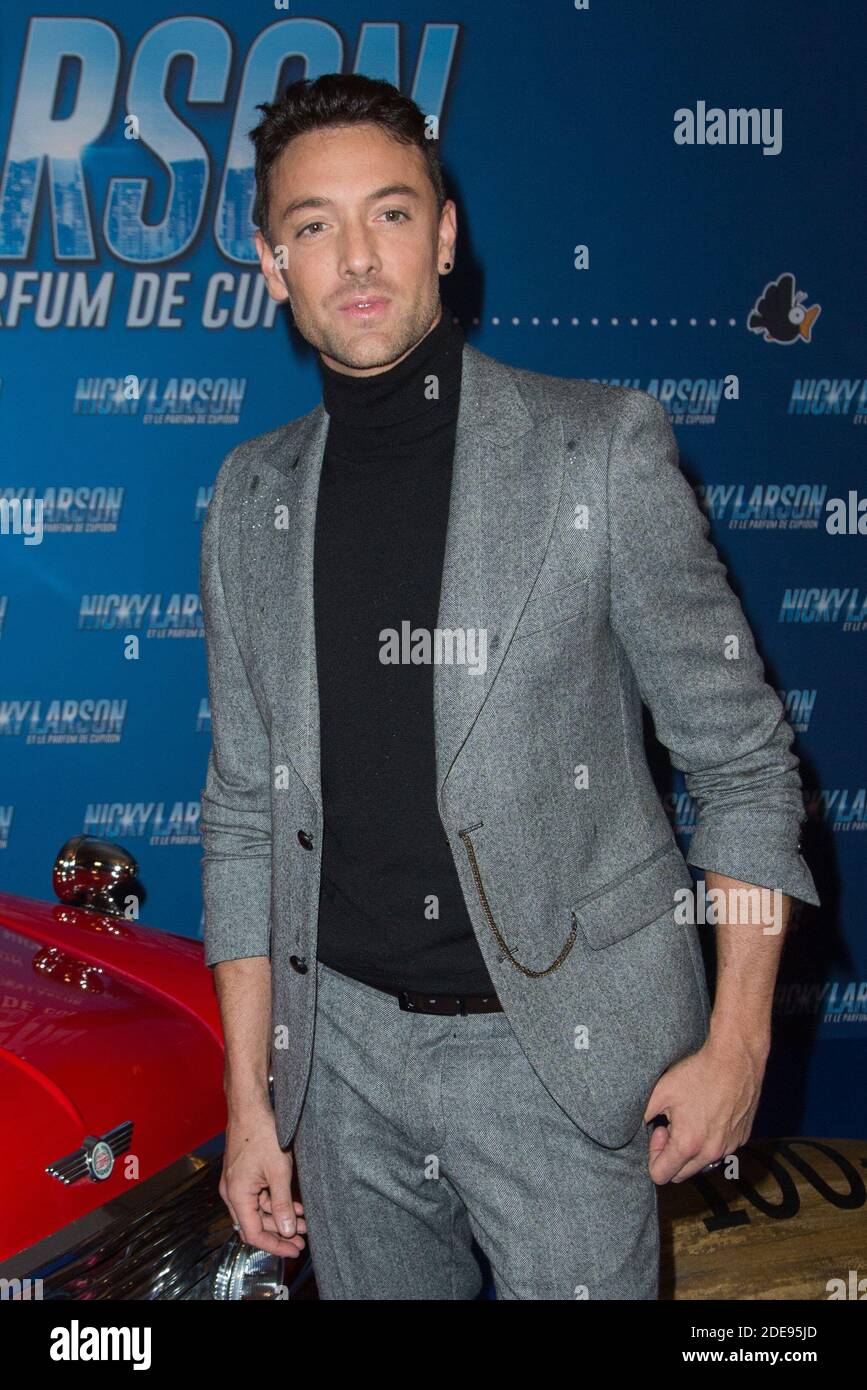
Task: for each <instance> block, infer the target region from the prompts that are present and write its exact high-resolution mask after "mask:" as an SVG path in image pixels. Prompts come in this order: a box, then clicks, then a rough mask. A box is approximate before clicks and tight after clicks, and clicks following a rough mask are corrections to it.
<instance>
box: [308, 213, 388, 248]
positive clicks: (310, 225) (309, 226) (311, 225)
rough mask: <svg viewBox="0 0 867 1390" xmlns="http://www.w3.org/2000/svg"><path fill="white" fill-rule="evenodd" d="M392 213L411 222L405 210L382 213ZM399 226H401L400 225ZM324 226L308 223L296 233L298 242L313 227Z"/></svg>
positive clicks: (386, 215) (385, 215)
mask: <svg viewBox="0 0 867 1390" xmlns="http://www.w3.org/2000/svg"><path fill="white" fill-rule="evenodd" d="M391 213H397V215H398V217H401V218H402V219H403V221H404V222H408V221H409V214H408V213H406V212H404V210H403V208H386V209H385V212H384V213H382V216H383V217H388V216H389V215H390V214H391ZM398 225H400V224H398ZM324 226H325V223H324V222H308V223H307V226H306V227H302V228H301V230H300V232H296V234H295V235H296V240H297V238H298V237H303V236H306V235H307V233H308V232H309V231H311V229H312V228H313V227H324Z"/></svg>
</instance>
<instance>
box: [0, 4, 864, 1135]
mask: <svg viewBox="0 0 867 1390" xmlns="http://www.w3.org/2000/svg"><path fill="white" fill-rule="evenodd" d="M48 8H49V9H50V11H51V13H50V14H48V15H46V14H45V12H44V10H43V9H42V8H40V13H39V16H38V17H31V16H29V15H28V13H27V11H26V6H25V7H22V8H19V9H17V10H16V11H15V12H14V13H13V12H11V11H10V9H9V7H6V9H5V11H4V13H3V17H2V21H0V23H2V30H0V32H2V45H0V122H2V126H3V128H4V138H3V146H4V163H3V171H2V187H0V329H2V336H0V348H2V368H0V370H2V390H0V419H2V435H3V452H2V468H0V499H8V500H10V501H17V502H19V503H21V508H20V510H17V509H16V508H14V507H13V508H12V509H11V510H10V511H9V512H8V514H7V516H6V518H5V519H4V520H3V528H2V531H0V565H2V570H0V681H2V688H0V734H2V736H3V737H2V743H0V753H2V782H0V846H2V852H0V885H2V887H3V888H4V889H5V890H7V891H13V892H20V893H26V894H31V895H34V896H37V897H50V896H51V888H50V868H51V863H52V860H53V857H54V854H55V853H56V851H57V849H58V848H59V846H60V845H61V843H62V842H63V841H64V840H65V839H66V838H67V837H68V836H69V835H70V834H73V833H76V832H78V831H82V830H83V831H87V832H89V833H92V834H95V835H99V836H107V837H109V838H111V839H114V840H118V841H119V842H120V843H122V844H123V845H125V846H126V847H127V848H128V849H129V850H130V851H131V852H132V853H133V854H134V855H135V856H136V858H137V859H138V860H139V863H140V865H141V873H142V880H143V882H144V884H145V886H146V888H147V890H148V897H147V901H146V902H145V904H144V906H143V910H142V917H143V920H145V921H146V922H148V923H150V924H153V925H154V926H158V927H165V928H169V929H171V930H175V931H181V932H184V933H188V934H189V935H191V936H200V935H201V930H202V906H201V894H200V870H199V860H200V854H201V849H200V845H199V840H198V813H199V794H200V791H201V787H202V784H203V781H204V771H205V764H206V759H207V752H208V744H209V712H208V703H207V684H206V671H205V660H204V646H203V641H202V624H201V613H200V607H199V600H198V594H197V576H198V550H199V529H200V524H201V520H202V517H203V514H204V511H205V508H206V506H207V503H208V500H209V497H210V492H211V487H212V484H213V480H214V477H215V475H216V472H217V469H218V467H219V464H220V462H221V460H222V458H223V456H224V455H225V453H226V452H227V451H228V450H229V449H230V448H231V447H232V446H233V445H234V444H235V443H236V442H237V441H238V440H240V439H243V438H246V437H249V436H250V435H253V434H257V433H259V432H260V431H263V430H266V429H270V428H273V427H274V426H275V425H277V424H280V423H282V422H284V421H286V420H288V419H290V418H292V417H293V416H296V415H298V414H301V413H303V412H305V411H307V410H309V409H310V408H311V407H312V406H313V405H314V404H315V403H316V401H317V400H318V398H319V377H318V372H317V368H316V362H315V357H314V355H313V354H312V352H311V350H310V349H309V348H308V347H307V346H306V344H304V343H303V341H302V340H301V339H300V338H299V337H298V335H297V333H295V332H294V330H293V329H291V326H290V325H289V323H288V322H287V319H286V318H285V316H284V315H283V313H282V312H278V311H277V310H276V307H275V305H274V304H273V303H272V302H271V301H270V300H269V299H268V298H267V296H266V295H265V293H264V282H263V280H262V278H261V276H260V274H259V271H258V265H257V263H256V261H255V256H254V250H253V244H252V239H251V232H252V227H251V224H250V206H251V198H252V189H253V183H252V160H251V147H250V145H249V142H248V141H247V139H246V136H245V132H246V131H247V130H248V129H249V128H250V127H251V126H252V125H254V124H255V123H256V120H257V119H258V116H257V113H256V111H255V105H256V103H257V102H259V101H263V100H269V99H272V98H273V97H274V96H275V95H276V93H277V92H278V91H279V90H280V89H281V88H282V86H283V85H284V84H285V82H287V81H290V80H292V79H293V78H295V77H299V76H304V75H309V76H314V77H315V76H316V75H318V74H319V73H320V72H327V71H334V70H343V71H347V72H348V71H361V72H365V73H367V74H369V75H371V76H376V77H385V78H387V79H388V80H390V81H392V82H394V83H395V84H396V85H398V86H399V87H400V88H401V89H402V90H404V91H406V92H407V93H409V94H410V95H412V96H413V97H414V98H415V99H416V101H418V103H419V105H420V106H421V107H422V109H423V110H424V111H425V112H426V113H428V114H431V115H435V116H437V117H439V119H440V123H441V124H440V140H441V149H442V155H443V160H444V164H445V167H446V172H447V178H448V183H449V191H450V193H451V195H452V196H453V197H454V198H455V200H456V202H457V206H458V214H459V234H460V235H459V244H458V253H457V266H456V271H455V272H454V273H453V274H452V275H451V276H450V277H448V278H447V279H446V280H445V281H444V282H443V285H444V293H445V294H446V295H447V297H448V308H449V310H450V311H451V312H453V313H454V314H455V315H457V316H458V317H459V319H460V321H461V323H462V324H463V326H464V331H465V332H466V334H467V337H468V339H469V340H470V341H471V342H472V343H474V344H475V345H476V346H477V347H479V348H481V349H482V350H483V351H485V352H488V353H491V354H492V355H493V356H495V357H499V358H501V359H503V360H505V361H508V362H512V363H515V364H517V365H520V366H524V367H529V368H533V369H535V370H538V371H543V372H550V373H553V374H556V375H559V376H568V377H576V376H584V377H595V378H598V379H601V380H606V381H616V382H622V383H626V384H630V385H635V386H639V387H641V388H643V389H644V390H648V391H650V392H652V393H653V394H654V395H657V396H658V397H659V398H660V400H662V401H663V402H664V403H665V404H666V406H667V408H668V409H669V411H670V412H671V418H672V422H673V424H674V427H675V432H676V434H677V437H678V441H679V444H680V448H681V453H682V460H683V466H684V469H685V471H686V473H687V476H688V477H689V479H690V481H691V483H693V485H694V486H695V488H696V491H697V493H698V496H699V498H700V500H701V501H702V504H703V505H704V506H705V507H706V508H707V510H708V514H709V516H710V518H711V525H712V535H713V538H714V541H715V543H716V545H717V547H718V549H719V551H720V554H721V556H722V558H723V560H724V561H725V563H726V564H727V566H728V568H729V572H730V578H731V581H732V583H733V586H734V587H735V589H736V591H737V592H738V594H739V596H740V597H741V600H742V602H743V604H744V607H745V609H746V612H747V616H748V618H749V619H750V621H751V623H752V625H753V628H754V630H755V633H756V636H757V640H758V644H759V648H760V650H761V652H762V654H763V657H764V659H765V661H766V666H767V672H768V679H769V680H770V681H771V683H772V684H773V686H774V688H775V689H777V690H778V691H779V692H780V695H781V697H782V699H783V700H784V702H785V704H786V706H787V709H788V710H789V717H790V719H791V721H792V723H793V725H794V726H795V728H796V730H797V734H798V742H797V745H796V746H797V750H798V752H799V754H800V756H801V759H802V773H803V778H804V783H805V798H806V802H807V805H808V808H809V823H808V827H807V830H806V835H805V850H804V852H805V855H806V857H807V859H808V861H809V863H810V865H811V867H812V869H813V872H814V875H815V877H816V881H817V885H818V887H819V892H820V894H821V896H822V899H823V907H822V909H821V910H814V909H810V908H807V909H805V911H804V912H803V914H802V916H801V918H800V921H799V923H798V925H797V927H796V929H795V930H794V931H793V933H792V935H791V937H790V940H789V943H788V946H787V951H786V958H785V964H784V969H783V972H782V976H781V981H780V987H779V991H778V999H777V1004H776V1037H777V1046H776V1048H775V1051H774V1054H773V1057H772V1060H771V1065H770V1074H769V1082H768V1086H767V1090H766V1095H765V1099H764V1101H763V1105H762V1110H761V1112H760V1116H759V1120H758V1122H757V1126H756V1128H757V1131H758V1132H780V1131H784V1130H785V1131H788V1132H790V1133H797V1132H801V1133H813V1134H826V1135H837V1136H841V1137H842V1136H847V1135H849V1136H863V1135H864V1134H867V1087H865V1086H864V1077H865V1071H867V1068H865V1048H867V1027H865V1024H867V959H865V954H867V953H865V947H864V934H863V929H862V923H863V902H864V896H865V890H867V865H865V854H864V849H865V844H867V812H865V804H864V798H865V790H864V788H865V783H867V777H865V732H864V724H863V702H862V699H861V692H862V688H863V674H864V657H863V653H864V648H865V643H867V573H865V564H864V553H865V546H867V541H865V536H864V531H865V529H867V517H865V515H864V513H863V512H859V505H860V506H862V507H864V508H867V481H865V479H864V476H863V473H864V470H863V456H864V446H863V441H864V439H865V438H867V434H865V425H867V382H865V380H864V379H862V378H859V377H858V375H857V373H858V372H859V371H860V369H861V367H862V366H864V365H865V362H867V354H865V343H864V323H865V309H867V302H865V301H867V295H865V287H864V277H863V274H862V272H861V271H860V270H859V266H860V265H861V259H862V243H863V235H864V216H863V214H864V191H863V190H864V178H863V148H864V133H865V132H864V99H863V86H862V84H861V82H859V79H860V78H861V77H862V71H863V56H862V54H863V47H862V46H863V37H864V34H863V30H864V24H863V18H862V6H861V5H860V4H857V3H855V0H852V3H842V2H841V0H838V3H837V4H835V5H834V6H832V7H830V9H829V8H828V7H821V6H817V5H815V4H814V3H809V2H808V0H800V3H793V2H792V0H789V2H788V3H779V4H777V3H770V2H769V0H764V3H763V4H762V5H760V6H757V5H756V4H755V0H730V3H729V4H727V5H725V6H719V5H717V4H712V3H710V0H705V3H701V4H693V5H684V4H683V3H680V2H679V0H678V2H677V3H666V2H663V0H654V3H653V4H652V5H649V4H647V3H646V0H617V3H616V4H612V3H604V0H591V3H590V4H588V5H582V4H581V3H580V0H579V3H578V4H573V3H568V2H567V0H562V3H554V0H545V3H544V4H541V5H537V6H521V5H512V6H503V5H502V4H501V3H496V4H495V3H490V0H463V3H460V4H454V3H450V4H448V5H438V4H435V3H424V4H420V3H418V0H405V3H404V4H403V5H402V6H401V13H402V18H401V19H400V21H394V20H392V19H391V17H390V16H391V15H392V14H393V9H392V7H390V6H386V7H385V8H384V10H383V13H384V15H385V16H386V18H385V19H383V20H381V19H380V18H379V16H378V12H377V11H376V10H375V9H369V10H364V9H362V10H360V11H359V9H358V7H357V6H350V5H348V4H332V5H328V6H325V7H322V8H318V9H317V10H316V14H315V16H313V17H307V18H303V19H301V18H294V17H292V16H291V15H290V14H289V13H288V12H287V10H286V8H285V7H284V6H282V5H281V4H279V3H278V4H272V5H268V4H265V3H262V4H258V5H249V6H246V7H243V9H242V10H241V11H239V9H238V7H237V6H230V5H229V4H228V3H224V0H215V3H212V5H211V9H212V15H211V17H205V16H202V15H200V16H193V17H189V16H183V17H178V16H176V15H175V14H173V13H172V11H171V9H170V8H169V7H168V6H167V5H160V4H157V3H148V2H147V0H141V3H139V4H136V5H135V6H133V5H130V4H122V3H116V0H103V4H102V6H101V15H100V17H99V18H85V17H81V16H80V15H79V14H78V13H77V7H76V6H75V5H73V6H63V5H50V6H49V7H48ZM456 15H457V16H458V17H457V18H456V17H455V16H456ZM859 40H860V42H859ZM739 111H741V112H742V114H741V115H738V112H739ZM862 498H863V499H865V500H864V501H862V500H861V499H862ZM833 499H840V501H839V503H835V502H834V500H833ZM39 501H41V503H42V513H41V527H42V530H41V540H40V539H39V536H40V531H39V521H38V520H37V518H38V515H39V513H38V508H37V509H36V510H35V511H31V510H28V507H27V506H26V505H25V504H26V503H28V502H31V503H37V502H39ZM859 523H860V527H861V529H860V530H859ZM28 525H32V526H33V528H34V529H33V532H32V534H31V535H30V536H28V535H27V534H26V532H27V528H28ZM31 541H32V542H34V543H31ZM132 638H135V639H138V641H137V643H136V642H133V641H131V640H130V639H132ZM658 751H659V750H658V749H657V750H656V752H657V753H658ZM658 768H659V779H660V788H661V791H662V792H663V793H664V794H665V796H666V798H667V805H668V806H669V808H670V812H671V815H672V818H673V820H674V824H675V828H676V830H677V832H678V835H679V837H680V838H681V844H682V846H683V848H685V847H686V843H687V840H688V836H689V834H690V831H691V828H692V823H693V820H694V814H695V808H694V806H693V805H692V804H691V803H690V800H689V798H688V797H687V796H686V795H685V793H684V789H683V786H682V783H681V782H680V780H679V779H678V778H677V777H675V778H672V776H671V773H670V770H669V769H668V768H667V767H666V766H665V764H664V762H663V761H662V760H659V763H658ZM711 931H712V929H711V928H709V927H705V928H703V929H702V932H703V934H705V935H706V934H708V933H710V932H711Z"/></svg>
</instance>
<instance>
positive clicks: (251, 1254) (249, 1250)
mask: <svg viewBox="0 0 867 1390" xmlns="http://www.w3.org/2000/svg"><path fill="white" fill-rule="evenodd" d="M285 1267H286V1261H285V1259H284V1257H283V1256H282V1255H272V1254H271V1253H270V1251H268V1250H259V1249H258V1248H257V1247H256V1246H255V1245H248V1244H247V1242H246V1241H244V1240H241V1238H240V1236H238V1235H235V1236H233V1237H232V1239H231V1240H228V1241H227V1242H226V1244H225V1245H224V1246H223V1249H222V1251H221V1259H220V1263H219V1265H218V1267H217V1273H216V1276H215V1278H214V1294H213V1296H214V1298H215V1299H243V1300H245V1301H256V1300H259V1299H280V1298H285V1297H286V1290H285Z"/></svg>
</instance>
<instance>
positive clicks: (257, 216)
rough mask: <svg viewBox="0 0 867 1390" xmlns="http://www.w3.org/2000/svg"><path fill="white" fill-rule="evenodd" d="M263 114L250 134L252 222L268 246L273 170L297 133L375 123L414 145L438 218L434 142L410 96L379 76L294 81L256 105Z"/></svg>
mask: <svg viewBox="0 0 867 1390" xmlns="http://www.w3.org/2000/svg"><path fill="white" fill-rule="evenodd" d="M256 109H257V111H262V112H264V115H263V117H262V119H261V121H260V122H259V124H258V125H257V126H256V127H255V128H254V129H253V130H251V131H250V132H249V135H250V139H251V140H252V141H253V145H254V147H255V150H256V163H255V173H256V197H255V200H254V203H253V221H254V223H255V224H256V226H257V227H258V228H259V230H260V231H261V232H262V235H263V236H264V237H265V239H266V241H268V242H269V244H270V235H269V231H268V217H269V214H270V189H269V179H270V174H271V168H272V166H273V164H274V162H275V160H277V159H278V158H279V157H280V155H281V154H282V153H283V151H284V150H285V148H286V146H287V145H288V144H289V143H290V141H291V140H294V139H295V137H296V135H305V134H306V133H307V132H308V131H311V130H326V129H327V128H328V127H330V126H346V125H361V124H363V123H368V122H369V123H371V124H373V125H378V126H379V127H380V129H381V130H384V131H385V132H386V134H387V135H390V136H391V137H392V138H393V139H394V140H398V141H400V143H401V144H403V145H415V146H416V147H417V148H418V149H419V150H420V151H421V153H422V155H423V156H424V160H425V164H426V167H427V172H428V176H429V178H430V181H431V183H432V184H433V190H434V193H435V195H436V206H437V216H439V214H440V213H441V212H442V210H443V204H444V203H445V200H446V193H445V188H444V185H443V175H442V167H441V165H440V158H439V150H438V143H439V142H438V141H437V140H429V139H427V138H426V137H425V116H424V113H423V112H422V111H421V109H420V108H419V107H418V106H416V104H415V102H414V101H412V100H411V98H410V97H405V96H404V95H403V94H402V93H401V92H399V91H398V89H397V87H394V86H392V84H391V83H390V82H384V81H382V80H380V79H379V78H374V77H365V76H364V75H363V74H361V73H340V72H326V73H323V75H322V76H321V77H317V78H316V79H315V81H314V80H311V79H310V78H309V77H305V78H302V79H301V80H300V81H298V82H292V83H290V84H289V86H288V87H287V88H286V90H285V91H284V93H283V95H282V96H281V97H280V98H279V99H278V100H277V101H274V102H260V103H259V105H258V106H257V107H256Z"/></svg>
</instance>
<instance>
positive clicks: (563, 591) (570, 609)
mask: <svg viewBox="0 0 867 1390" xmlns="http://www.w3.org/2000/svg"><path fill="white" fill-rule="evenodd" d="M586 606H587V580H586V579H577V580H571V581H570V582H569V583H568V584H560V585H558V586H557V588H556V589H546V590H543V592H542V593H540V594H535V595H534V596H533V597H532V598H531V599H529V600H528V602H527V604H526V607H525V608H524V611H523V613H522V614H521V617H520V619H519V621H518V626H517V627H516V628H515V634H514V637H513V638H512V640H513V641H514V642H518V641H520V640H521V639H522V638H524V637H533V636H535V635H536V634H537V633H542V632H548V631H549V630H551V629H552V628H556V627H559V626H560V624H561V623H567V622H570V621H571V620H572V619H573V618H577V617H579V616H580V615H581V614H582V613H583V612H584V611H585V609H586Z"/></svg>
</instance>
